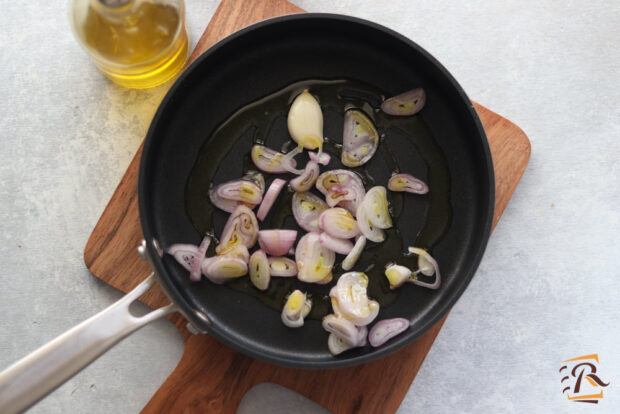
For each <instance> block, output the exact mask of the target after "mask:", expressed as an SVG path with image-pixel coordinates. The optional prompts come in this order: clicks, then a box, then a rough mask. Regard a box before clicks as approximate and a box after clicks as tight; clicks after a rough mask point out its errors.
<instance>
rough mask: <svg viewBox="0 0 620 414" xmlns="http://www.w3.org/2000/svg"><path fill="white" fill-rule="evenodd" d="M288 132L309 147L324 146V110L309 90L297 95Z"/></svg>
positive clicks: (301, 143)
mask: <svg viewBox="0 0 620 414" xmlns="http://www.w3.org/2000/svg"><path fill="white" fill-rule="evenodd" d="M287 125H288V132H289V134H290V135H291V137H292V138H293V140H294V141H295V142H296V143H297V144H299V145H300V146H302V147H304V148H307V149H310V150H312V149H316V148H318V149H319V150H320V149H321V148H322V147H323V112H322V111H321V106H320V105H319V103H318V101H317V100H316V99H315V98H314V96H312V95H311V94H310V93H309V92H308V90H304V91H303V92H302V93H300V94H299V95H297V97H296V98H295V100H294V101H293V104H292V105H291V109H290V110H289V112H288V118H287Z"/></svg>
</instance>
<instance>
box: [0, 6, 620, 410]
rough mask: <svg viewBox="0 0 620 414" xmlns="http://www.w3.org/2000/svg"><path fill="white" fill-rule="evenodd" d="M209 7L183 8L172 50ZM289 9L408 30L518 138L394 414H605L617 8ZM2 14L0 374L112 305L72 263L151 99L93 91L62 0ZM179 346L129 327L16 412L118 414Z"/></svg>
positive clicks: (614, 358)
mask: <svg viewBox="0 0 620 414" xmlns="http://www.w3.org/2000/svg"><path fill="white" fill-rule="evenodd" d="M217 3H218V2H217V1H214V0H210V1H204V0H203V1H199V0H187V1H186V5H187V11H188V13H187V20H188V22H187V23H188V28H189V32H190V36H191V38H192V44H195V42H196V41H197V39H198V38H199V36H200V34H201V32H202V30H203V29H204V27H205V25H206V24H207V22H208V21H209V19H210V17H211V16H212V14H213V13H214V11H215V9H216V7H217ZM295 3H296V4H297V5H299V6H300V7H303V8H304V9H306V10H308V11H322V12H335V13H344V14H352V15H355V16H358V17H362V18H367V19H370V20H374V21H376V22H378V23H381V24H384V25H386V26H389V27H391V28H393V29H395V30H397V31H399V32H401V33H403V34H404V35H406V36H408V37H410V38H411V39H413V40H414V41H416V42H417V43H419V44H420V45H421V46H422V47H424V48H426V49H427V50H428V51H430V52H431V53H432V54H433V55H434V56H435V57H436V58H438V59H439V60H440V61H441V62H442V63H443V64H444V65H445V66H446V67H447V68H448V70H450V71H451V72H452V74H453V75H454V76H455V77H456V78H457V79H458V80H459V82H460V83H461V85H462V86H463V87H464V89H465V90H466V92H467V93H468V94H469V96H470V97H471V98H472V99H474V100H476V101H477V102H479V103H481V104H483V105H485V106H487V107H488V108H490V109H492V110H494V111H496V112H498V113H500V114H502V115H504V116H506V117H507V118H509V119H510V120H512V121H513V122H515V123H516V124H517V125H519V126H520V127H521V128H522V129H523V130H524V131H525V132H526V133H527V135H528V136H529V138H530V140H531V143H532V157H531V160H530V163H529V165H528V168H527V170H526V172H525V175H524V176H523V179H522V180H521V183H520V184H519V187H518V188H517V191H516V193H515V194H514V196H513V198H512V200H511V202H510V204H509V205H508V208H507V209H506V211H505V213H504V215H503V217H502V219H501V220H500V222H499V225H498V226H497V228H496V230H495V233H494V234H493V236H492V237H491V240H490V243H489V245H488V248H487V251H486V254H485V257H484V259H483V261H482V264H481V265H480V268H479V270H478V272H477V274H476V276H475V278H474V279H473V281H472V283H471V285H470V286H469V288H468V289H467V291H466V292H465V294H464V295H463V296H462V297H461V299H460V300H459V302H458V303H457V304H456V306H455V307H454V309H453V310H452V312H451V314H450V316H449V318H448V320H447V322H446V324H445V326H444V328H443V329H442V331H441V333H440V334H439V336H438V337H437V341H436V342H435V344H434V346H433V348H432V349H431V351H430V353H429V354H428V357H427V359H426V360H425V362H424V365H423V366H422V369H421V370H420V372H419V374H418V376H417V377H416V379H415V381H414V383H413V384H412V386H411V389H410V391H409V393H408V394H407V397H406V398H405V400H404V401H403V403H402V406H401V408H400V410H399V413H400V412H402V413H413V412H430V413H444V412H471V413H478V412H502V413H505V412H514V413H521V412H540V413H547V412H551V411H554V412H573V411H575V412H577V411H580V412H581V410H584V409H593V410H594V411H596V412H597V413H599V412H600V413H603V412H607V413H611V412H619V411H620V351H619V347H618V344H619V342H620V329H619V327H618V326H619V324H618V322H617V321H618V314H620V300H619V298H620V271H619V270H618V269H620V247H619V246H620V207H619V206H620V105H619V102H620V46H619V45H618V41H619V40H620V3H619V2H618V1H592V2H573V1H560V0H556V1H549V0H547V1H541V0H536V1H534V0H522V1H481V0H473V1H454V0H452V1H443V2H436V1H416V2H410V1H404V0H399V1H368V0H357V1H351V0H347V1H340V2H335V1H327V0H321V1H309V0H308V1H305V0H304V1H301V0H299V1H295ZM2 10H3V11H2V13H0V140H1V144H0V145H1V147H0V148H1V149H0V235H1V236H2V243H0V260H1V261H2V270H1V271H0V286H1V289H0V314H2V318H0V369H1V368H3V367H6V366H7V365H9V364H10V363H11V362H13V361H15V360H16V359H18V358H20V357H22V356H24V355H25V354H26V353H28V352H29V351H31V350H34V349H35V348H36V347H38V346H39V345H41V344H43V343H44V342H46V341H48V340H50V339H52V338H54V337H55V336H56V335H58V334H60V333H62V332H63V331H64V330H66V329H68V328H70V327H71V326H73V325H74V324H76V323H78V322H80V321H81V320H83V319H85V318H86V317H88V316H90V315H92V314H94V313H96V312H97V311H99V310H100V309H102V308H104V307H105V306H106V305H108V304H110V303H111V302H113V301H114V300H116V299H118V298H119V297H120V296H121V295H120V293H119V292H117V291H116V290H114V289H112V288H110V287H108V286H106V285H104V284H103V283H101V282H99V281H98V280H97V279H95V278H94V277H92V276H91V275H90V274H89V272H88V271H87V269H86V267H85V266H84V263H83V259H82V253H83V250H84V245H85V243H86V240H87V238H88V236H89V234H90V232H91V230H92V229H93V227H94V225H95V223H96V222H97V219H98V218H99V216H100V214H101V212H102V211H103V208H104V207H105V205H106V203H107V202H108V200H109V198H110V196H111V194H112V192H113V191H114V188H115V187H116V185H117V183H118V181H119V180H120V178H121V177H122V175H123V173H124V172H125V169H126V167H127V166H128V165H129V162H130V160H131V158H132V157H133V155H134V154H135V152H136V150H137V148H138V146H139V144H140V142H141V140H142V138H143V136H144V134H145V131H146V129H147V127H148V125H149V122H150V120H151V117H152V116H153V114H154V111H155V110H156V108H157V105H158V104H159V102H160V100H161V99H162V97H163V95H164V93H165V92H166V90H167V88H168V87H169V85H165V86H163V87H158V88H155V89H152V90H147V91H134V90H126V89H122V88H120V87H117V86H115V85H113V84H111V83H109V82H108V81H106V80H105V79H104V78H103V77H102V76H101V75H100V74H99V73H98V72H97V70H96V69H95V68H94V66H93V65H92V64H91V63H90V62H89V60H88V58H87V56H86V55H85V54H84V53H83V52H82V50H81V49H80V48H79V47H78V45H77V43H76V41H75V40H74V38H73V36H72V33H71V30H70V28H69V25H68V20H67V2H66V1H64V0H63V1H53V2H6V1H5V2H3V5H2ZM181 353H182V341H181V337H180V335H179V334H178V333H177V332H176V330H175V328H174V327H173V326H172V325H171V324H169V323H168V322H165V321H163V322H158V323H155V324H153V325H150V326H147V327H146V328H144V329H142V330H141V331H139V332H137V333H136V334H134V335H132V336H131V337H129V338H128V339H126V340H125V341H123V342H122V343H121V344H119V345H118V346H117V347H115V348H114V349H112V350H111V351H109V352H108V353H107V354H106V355H104V356H103V357H101V358H100V359H99V360H97V361H96V362H95V363H93V364H92V365H91V366H89V367H88V368H87V369H86V370H84V371H83V372H81V373H80V374H78V375H77V376H76V377H74V378H73V379H71V380H70V381H69V382H68V383H66V384H65V385H63V386H62V387H61V388H59V389H58V390H57V391H56V392H55V393H53V394H52V395H51V396H49V397H48V398H46V399H45V400H44V401H42V402H41V403H39V404H38V405H37V406H35V407H34V408H33V409H32V412H33V413H59V412H67V413H69V412H71V413H74V412H79V413H111V412H114V413H116V412H119V413H121V412H122V413H133V412H138V411H139V410H140V408H141V407H143V406H144V404H145V403H146V402H147V401H148V400H149V397H150V396H151V395H152V394H153V393H154V392H155V390H156V389H157V388H158V387H159V386H160V384H161V383H162V382H163V381H164V379H165V378H166V377H167V376H168V374H169V373H170V372H171V370H172V369H173V368H174V366H175V365H176V363H177V362H178V360H179V358H180V356H181ZM594 353H597V354H598V355H599V358H600V361H599V365H598V374H600V376H601V378H602V379H603V380H604V381H605V382H610V385H609V386H608V387H606V388H604V398H603V399H602V400H601V401H600V402H599V404H598V406H596V407H592V406H590V404H576V403H575V402H572V401H568V400H567V399H566V395H563V394H562V388H563V387H562V384H560V374H559V373H558V370H559V368H560V366H561V365H562V361H563V360H566V359H568V358H572V357H577V356H580V355H586V354H594ZM205 375H208V373H205ZM270 392H273V393H276V392H277V390H273V391H270V390H269V389H267V390H266V391H264V393H267V394H269V393H270ZM274 395H275V394H274ZM278 395H279V394H278ZM274 400H275V401H281V399H280V398H279V397H278V398H271V400H268V401H271V402H270V404H275V403H274V402H273V401H274ZM283 404H284V403H283ZM250 406H251V405H250ZM273 410H275V408H273ZM0 411H1V409H0ZM251 411H252V410H250V411H247V412H251ZM254 411H255V412H256V411H257V410H256V409H255V410H254ZM262 411H263V412H265V411H267V410H262ZM594 411H592V412H594Z"/></svg>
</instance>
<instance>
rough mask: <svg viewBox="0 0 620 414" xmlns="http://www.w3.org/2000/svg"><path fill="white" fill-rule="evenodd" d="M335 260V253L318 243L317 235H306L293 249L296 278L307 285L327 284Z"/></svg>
mask: <svg viewBox="0 0 620 414" xmlns="http://www.w3.org/2000/svg"><path fill="white" fill-rule="evenodd" d="M335 260H336V255H335V253H334V252H332V251H331V250H329V249H327V248H325V247H324V246H322V245H321V243H319V235H318V234H317V233H312V232H311V233H306V234H305V235H304V236H303V237H302V238H301V239H300V240H299V243H297V247H296V249H295V262H296V263H297V278H298V279H299V280H301V281H302V282H307V283H321V282H324V283H328V282H329V280H331V277H332V266H333V265H334V261H335Z"/></svg>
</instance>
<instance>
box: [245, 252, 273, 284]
mask: <svg viewBox="0 0 620 414" xmlns="http://www.w3.org/2000/svg"><path fill="white" fill-rule="evenodd" d="M248 268H249V269H248V270H249V272H250V282H252V284H253V285H254V286H256V288H257V289H260V290H266V289H267V288H268V287H269V281H270V280H271V273H270V271H269V260H268V259H267V255H266V254H265V252H264V251H262V250H257V251H255V252H254V253H252V256H250V261H249V265H248Z"/></svg>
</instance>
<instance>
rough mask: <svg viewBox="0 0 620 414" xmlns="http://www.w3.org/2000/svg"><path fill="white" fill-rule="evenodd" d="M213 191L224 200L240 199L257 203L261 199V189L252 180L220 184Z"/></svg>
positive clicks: (244, 201)
mask: <svg viewBox="0 0 620 414" xmlns="http://www.w3.org/2000/svg"><path fill="white" fill-rule="evenodd" d="M215 192H216V194H217V195H218V196H219V197H221V198H223V199H225V200H235V201H241V202H243V203H247V204H253V205H256V204H259V203H260V202H261V201H262V199H263V190H262V189H261V188H260V186H259V185H258V184H256V182H254V181H250V180H244V179H241V180H234V181H229V182H227V183H224V184H220V185H218V186H217V187H216V189H215Z"/></svg>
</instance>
